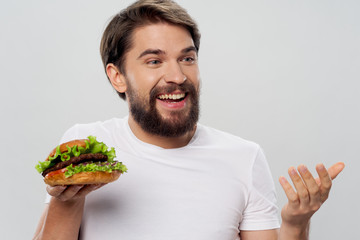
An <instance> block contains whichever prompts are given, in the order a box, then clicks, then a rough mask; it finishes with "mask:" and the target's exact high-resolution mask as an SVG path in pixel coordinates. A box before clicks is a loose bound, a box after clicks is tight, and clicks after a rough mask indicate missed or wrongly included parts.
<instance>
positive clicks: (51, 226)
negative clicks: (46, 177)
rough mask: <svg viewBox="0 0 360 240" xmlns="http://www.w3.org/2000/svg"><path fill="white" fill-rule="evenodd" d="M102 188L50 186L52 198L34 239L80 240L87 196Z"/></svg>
mask: <svg viewBox="0 0 360 240" xmlns="http://www.w3.org/2000/svg"><path fill="white" fill-rule="evenodd" d="M102 186H103V185H85V186H83V185H73V186H68V187H65V186H56V187H50V186H48V187H47V191H48V193H49V194H50V195H51V196H52V198H51V200H50V203H49V204H48V205H47V206H46V207H45V209H44V212H43V214H42V216H41V218H40V221H39V224H38V227H37V229H36V232H35V235H34V238H33V239H34V240H38V239H57V240H62V239H64V240H65V239H66V240H72V239H78V235H79V229H80V224H81V220H82V215H83V211H84V204H85V196H86V195H87V194H88V193H90V192H91V191H94V190H95V189H98V188H100V187H102Z"/></svg>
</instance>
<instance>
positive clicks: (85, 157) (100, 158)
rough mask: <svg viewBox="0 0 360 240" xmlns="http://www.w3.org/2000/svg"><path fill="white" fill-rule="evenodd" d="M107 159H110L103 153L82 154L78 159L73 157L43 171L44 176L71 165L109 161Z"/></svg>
mask: <svg viewBox="0 0 360 240" xmlns="http://www.w3.org/2000/svg"><path fill="white" fill-rule="evenodd" d="M107 159H108V157H107V156H106V155H104V154H101V153H85V154H81V155H80V156H78V157H72V158H70V159H69V160H66V161H63V162H59V163H57V164H55V165H54V166H52V167H50V168H48V169H46V170H45V171H43V172H42V175H43V176H44V177H45V176H46V174H48V173H49V172H53V171H56V170H59V169H62V168H65V167H67V166H70V165H71V164H79V163H83V162H88V161H94V162H105V161H107Z"/></svg>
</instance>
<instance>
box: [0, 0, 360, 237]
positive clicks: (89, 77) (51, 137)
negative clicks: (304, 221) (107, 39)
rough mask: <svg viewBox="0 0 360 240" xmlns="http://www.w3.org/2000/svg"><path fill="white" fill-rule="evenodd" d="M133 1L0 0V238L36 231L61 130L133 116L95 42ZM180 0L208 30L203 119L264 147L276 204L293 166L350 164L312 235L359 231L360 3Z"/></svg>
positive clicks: (204, 39)
mask: <svg viewBox="0 0 360 240" xmlns="http://www.w3.org/2000/svg"><path fill="white" fill-rule="evenodd" d="M130 2H131V1H120V0H118V1H89V0H81V1H80V0H78V1H69V0H66V1H40V0H33V1H25V0H18V1H3V0H1V2H0V34H1V37H0V54H1V57H0V78H1V98H0V100H1V116H2V117H1V135H0V139H1V153H2V157H1V158H2V159H1V169H2V170H1V174H0V180H1V183H2V194H1V198H0V199H1V200H0V201H1V204H0V220H1V224H0V232H1V234H0V236H1V238H2V239H7V240H8V239H16V240H17V239H30V238H31V237H32V234H33V232H34V229H35V226H36V224H37V221H38V219H39V217H40V213H41V211H42V209H43V201H44V197H45V190H44V188H45V185H44V183H43V181H42V177H41V176H40V175H39V174H38V173H37V172H36V171H35V169H34V165H35V164H36V163H37V162H38V161H39V160H40V161H42V160H43V159H45V157H46V156H47V154H48V153H49V151H50V150H51V149H52V148H53V147H54V146H55V145H56V144H57V143H58V141H59V139H60V137H61V135H62V134H63V132H64V131H65V130H66V129H67V128H69V127H70V126H71V125H73V124H75V123H78V122H81V123H86V122H93V121H97V120H105V119H108V118H111V117H114V116H117V117H122V116H124V115H126V114H127V107H126V104H125V103H124V102H122V101H121V100H120V99H119V98H118V97H117V95H116V94H115V93H114V91H113V90H112V88H111V86H110V85H109V84H108V83H107V79H106V77H105V74H104V72H103V68H102V63H101V60H100V56H99V50H98V49H99V42H100V38H101V34H102V31H103V29H104V27H105V25H106V22H107V21H108V19H109V18H110V17H111V16H112V15H113V14H115V13H116V12H118V11H119V10H120V9H122V8H123V7H125V6H127V5H128V4H129V3H130ZM179 3H180V4H182V5H183V6H184V7H185V8H187V9H188V11H189V12H190V14H192V15H193V16H194V18H195V19H196V20H197V22H198V23H199V26H200V30H201V32H202V43H201V48H200V67H201V76H202V81H203V87H202V96H201V106H202V115H201V122H202V123H204V124H207V125H210V126H213V127H216V128H219V129H222V130H225V131H228V132H231V133H233V134H236V135H239V136H241V137H243V138H246V139H249V140H252V141H255V142H258V143H259V144H261V146H262V147H263V149H264V151H265V153H266V155H267V157H268V161H269V164H270V166H271V170H272V173H273V176H274V181H275V184H276V188H277V191H278V197H279V207H280V208H281V206H283V205H284V203H285V202H286V197H285V195H284V194H283V192H282V189H281V187H280V184H279V183H278V180H277V179H278V177H279V176H281V175H286V173H287V168H288V167H290V166H293V165H295V166H296V165H298V164H300V163H305V164H306V165H308V166H309V167H310V168H311V169H314V166H315V165H316V163H318V162H323V163H325V165H327V166H330V165H331V164H333V163H335V162H337V161H344V162H345V163H346V165H347V166H346V168H345V171H344V173H343V174H342V175H341V176H339V178H338V179H337V180H336V181H335V182H334V186H333V191H332V193H331V196H330V199H329V200H328V202H326V204H324V205H323V207H322V209H321V210H320V211H319V212H318V213H317V214H316V216H314V217H313V220H312V230H311V238H312V239H330V240H331V239H360V234H359V230H358V228H359V223H360V221H359V214H360V207H359V205H360V204H359V200H358V199H359V197H360V194H359V186H358V185H359V183H360V177H359V175H357V171H358V169H359V167H360V166H359V165H360V164H359V154H358V152H359V150H358V149H359V138H360V130H359V122H360V113H359V111H360V110H359V102H360V94H359V93H360V84H359V79H360V78H359V77H360V72H359V66H360V48H359V43H360V28H359V23H360V17H359V12H360V4H359V3H360V2H359V1H357V0H338V1H334V0H303V1H285V0H279V1H268V0H262V1H261V0H260V1H258V0H255V1H254V0H251V1H235V0H233V1H230V0H222V1H193V0H181V1H179ZM313 172H315V171H313Z"/></svg>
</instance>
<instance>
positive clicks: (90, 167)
mask: <svg viewBox="0 0 360 240" xmlns="http://www.w3.org/2000/svg"><path fill="white" fill-rule="evenodd" d="M66 169H67V171H65V177H71V176H72V175H74V174H77V173H80V172H95V171H103V172H112V171H115V170H118V171H121V172H122V173H124V172H126V171H127V168H126V166H125V165H124V164H122V163H121V162H116V163H115V162H114V163H113V164H106V162H105V163H88V164H82V163H80V164H79V165H76V166H73V165H72V164H71V165H70V166H67V167H66Z"/></svg>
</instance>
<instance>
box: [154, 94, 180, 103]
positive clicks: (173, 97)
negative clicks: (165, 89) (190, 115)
mask: <svg viewBox="0 0 360 240" xmlns="http://www.w3.org/2000/svg"><path fill="white" fill-rule="evenodd" d="M186 96H187V94H186V93H175V94H159V95H158V96H157V99H159V100H161V101H165V102H181V101H182V100H184V99H185V97H186Z"/></svg>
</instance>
